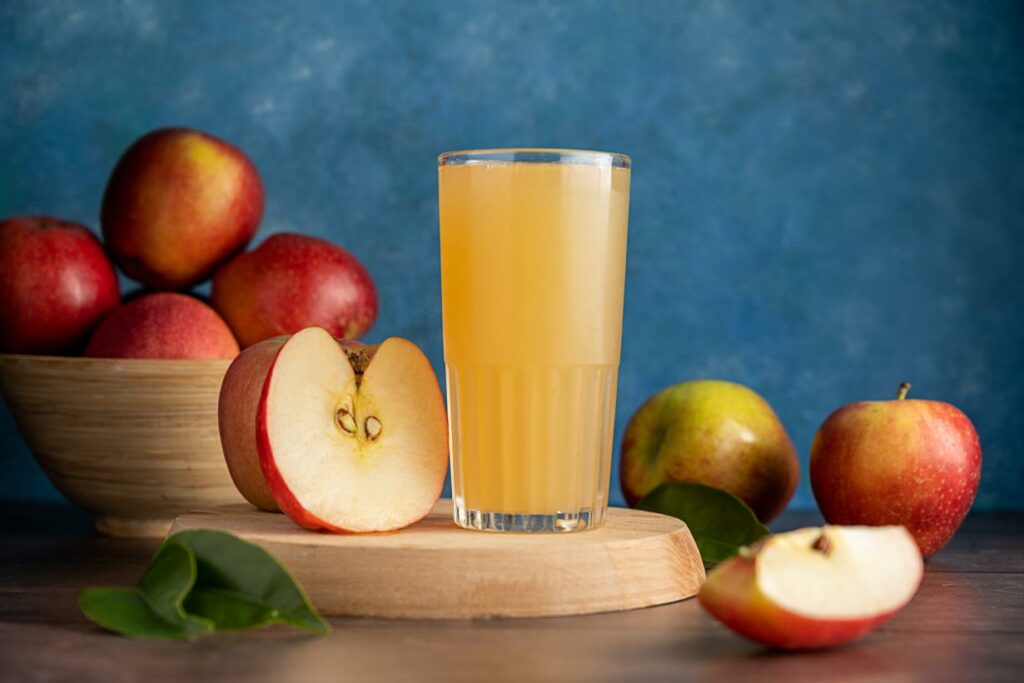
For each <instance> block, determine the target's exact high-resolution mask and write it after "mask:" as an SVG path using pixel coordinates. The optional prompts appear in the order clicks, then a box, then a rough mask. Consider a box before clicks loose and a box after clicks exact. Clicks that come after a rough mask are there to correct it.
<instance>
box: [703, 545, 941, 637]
mask: <svg viewBox="0 0 1024 683" xmlns="http://www.w3.org/2000/svg"><path fill="white" fill-rule="evenodd" d="M923 570H924V565H923V563H922V561H921V553H920V552H919V551H918V549H917V546H916V545H915V543H914V540H913V538H911V536H910V534H908V533H907V530H906V529H904V528H902V527H898V526H890V527H838V526H826V527H822V528H820V529H817V528H808V529H799V530H797V531H792V532H789V533H785V534H777V535H775V536H769V537H768V538H766V539H765V540H764V541H762V542H761V543H759V544H757V545H755V546H754V547H752V548H750V549H744V552H742V553H741V554H740V555H738V556H736V557H733V558H731V559H729V560H726V561H725V562H723V563H722V564H720V565H718V566H717V567H715V569H713V570H712V571H711V573H709V574H708V578H707V581H706V582H705V583H704V586H703V587H702V588H701V591H700V595H699V600H700V603H701V605H703V606H704V607H705V608H706V609H707V610H708V611H709V612H710V613H711V614H712V616H714V617H715V618H716V619H718V620H719V621H721V622H722V623H723V624H725V625H726V626H728V627H729V628H730V629H732V630H733V631H735V632H736V633H739V634H740V635H742V636H745V637H747V638H750V639H751V640H754V641H757V642H759V643H764V644H765V645H770V646H772V647H777V648H784V649H805V648H813V647H827V646H829V645H837V644H839V643H845V642H847V641H850V640H854V639H856V638H860V637H861V636H863V635H864V634H866V633H868V632H869V631H871V630H872V629H874V628H875V627H877V626H878V625H879V624H881V623H882V622H883V621H885V620H886V619H888V618H889V617H891V616H892V615H893V614H895V613H896V612H897V611H898V610H899V609H900V608H902V607H903V606H904V605H906V604H907V603H908V602H910V599H911V598H912V597H914V594H915V593H916V592H917V588H918V586H919V585H920V584H921V577H922V574H923Z"/></svg>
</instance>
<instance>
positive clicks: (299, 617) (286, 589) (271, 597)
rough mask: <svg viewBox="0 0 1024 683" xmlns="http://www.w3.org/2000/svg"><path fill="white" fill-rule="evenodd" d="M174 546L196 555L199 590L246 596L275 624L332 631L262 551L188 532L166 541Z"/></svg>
mask: <svg viewBox="0 0 1024 683" xmlns="http://www.w3.org/2000/svg"><path fill="white" fill-rule="evenodd" d="M171 542H177V543H182V544H185V545H187V546H189V547H190V548H191V549H192V551H193V552H194V553H195V556H196V565H197V567H198V568H199V576H198V579H197V580H196V586H195V589H196V590H203V591H214V590H220V591H226V592H228V593H232V594H236V595H241V596H244V597H245V598H248V599H249V600H250V601H251V602H254V603H257V604H259V605H262V606H264V607H265V608H266V610H267V611H268V612H271V613H272V616H271V617H270V621H275V622H280V623H284V624H289V625H291V626H296V627H298V628H303V629H306V630H307V631H312V632H313V633H327V632H328V631H330V630H331V627H330V625H329V624H328V623H327V622H326V621H324V619H323V618H322V617H321V616H320V615H319V614H318V613H317V611H316V609H315V608H314V607H313V605H312V604H311V603H310V601H309V598H308V597H306V594H305V593H304V592H303V590H302V588H301V587H300V586H299V584H298V582H297V581H296V580H295V579H294V578H293V577H292V575H291V574H289V573H288V571H287V570H286V569H285V568H284V567H282V566H281V565H280V564H279V563H278V561H277V560H275V559H274V557H273V556H272V555H270V553H268V552H267V551H266V550H264V549H263V548H261V547H260V546H258V545H255V544H253V543H249V542H247V541H243V540H242V539H240V538H238V537H237V536H233V535H232V534H229V533H225V532H223V531H214V530H210V529H196V530H192V531H183V532H181V533H178V534H175V535H174V536H171V537H170V538H169V539H167V541H166V543H171ZM214 595H217V594H214ZM219 595H221V597H222V598H224V599H227V598H225V597H224V595H223V594H219ZM212 599H216V598H212ZM203 604H206V605H209V599H207V598H204V603H203ZM204 609H210V608H209V607H207V608H204ZM210 613H211V612H204V614H210ZM264 623H265V622H264Z"/></svg>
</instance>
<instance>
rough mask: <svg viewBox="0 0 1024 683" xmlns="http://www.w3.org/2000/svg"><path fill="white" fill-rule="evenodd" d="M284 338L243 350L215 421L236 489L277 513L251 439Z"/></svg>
mask: <svg viewBox="0 0 1024 683" xmlns="http://www.w3.org/2000/svg"><path fill="white" fill-rule="evenodd" d="M287 340H288V338H287V337H274V338H272V339H265V340H263V341H261V342H259V343H257V344H253V345H252V346H250V347H248V348H246V349H245V350H244V351H242V352H241V353H240V354H238V357H237V358H235V360H234V362H232V363H231V366H230V367H229V368H228V371H227V374H225V375H224V381H223V382H222V383H221V386H220V399H219V402H218V408H217V419H218V424H219V427H220V441H221V448H222V450H223V451H224V460H225V461H226V462H227V465H228V472H230V473H231V479H232V481H234V482H235V488H237V489H238V492H239V493H241V494H242V496H243V497H244V498H245V499H246V500H247V501H249V502H250V503H251V504H252V505H253V506H255V507H257V508H259V509H261V510H266V511H267V512H279V511H280V509H281V508H280V507H278V505H277V502H276V501H275V500H274V496H273V494H272V493H271V492H270V488H269V487H268V486H267V480H266V478H265V477H264V476H263V470H262V468H261V467H260V456H259V449H258V447H257V444H256V441H255V439H254V438H253V437H254V435H255V434H256V416H257V413H258V412H259V406H260V398H261V396H262V393H263V385H264V382H266V379H267V373H269V372H270V367H271V366H272V365H273V364H274V361H275V360H276V359H277V354H278V351H280V350H281V347H282V346H283V345H284V343H285V342H286V341H287Z"/></svg>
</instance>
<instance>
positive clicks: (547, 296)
mask: <svg viewBox="0 0 1024 683" xmlns="http://www.w3.org/2000/svg"><path fill="white" fill-rule="evenodd" d="M629 177H630V160H629V157H626V156H623V155H620V154H609V153H605V152H585V151H575V150H560V149H495V150H478V151H467V152H447V153H445V154H442V155H441V156H440V158H439V159H438V186H439V203H440V219H441V292H442V306H443V318H444V357H445V366H446V372H447V386H448V415H449V436H450V445H451V467H452V469H451V472H452V497H453V499H454V508H455V513H454V514H455V522H456V523H457V524H459V525H460V526H462V527H465V528H467V529H478V530H484V531H513V532H559V531H580V530H583V529H590V528H596V527H598V526H600V525H601V524H602V522H603V521H604V518H605V514H606V512H607V508H608V481H609V477H610V470H611V450H612V433H613V422H614V416H615V390H616V380H617V375H618V368H619V349H620V343H621V337H622V299H623V289H624V284H625V270H626V229H627V228H626V226H627V219H628V214H629Z"/></svg>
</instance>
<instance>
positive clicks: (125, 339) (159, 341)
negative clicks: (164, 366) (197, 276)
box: [85, 292, 238, 359]
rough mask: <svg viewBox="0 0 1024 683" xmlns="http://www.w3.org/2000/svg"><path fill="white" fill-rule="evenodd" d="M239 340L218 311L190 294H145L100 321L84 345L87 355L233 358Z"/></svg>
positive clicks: (93, 356) (94, 356) (104, 356)
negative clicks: (87, 342)
mask: <svg viewBox="0 0 1024 683" xmlns="http://www.w3.org/2000/svg"><path fill="white" fill-rule="evenodd" d="M237 354H238V342H236V341H235V338H234V336H233V335H232V334H231V330H230V329H228V326H227V323H225V322H224V321H223V320H222V319H221V317H220V316H219V315H217V312H216V311H215V310H213V309H212V308H210V307H209V306H207V305H206V304H204V303H203V302H202V301H199V300H198V299H196V298H193V297H191V296H186V295H184V294H175V293H172V292H158V293H155V294H146V295H143V296H140V297H138V298H136V299H132V300H131V301H128V302H127V303H124V304H121V305H120V306H118V307H117V308H116V309H114V311H113V312H112V313H111V314H110V315H108V316H107V317H106V318H104V319H103V322H102V323H100V325H99V327H97V328H96V331H95V332H93V335H92V337H91V338H90V339H89V344H88V345H87V346H86V347H85V355H86V356H89V357H92V358H178V359H182V358H192V359H199V358H234V357H235V356H236V355H237Z"/></svg>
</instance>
